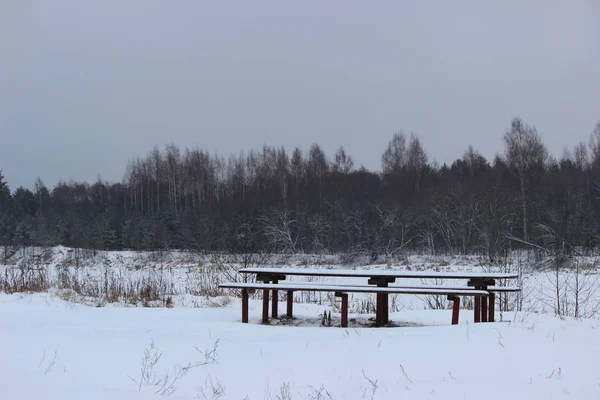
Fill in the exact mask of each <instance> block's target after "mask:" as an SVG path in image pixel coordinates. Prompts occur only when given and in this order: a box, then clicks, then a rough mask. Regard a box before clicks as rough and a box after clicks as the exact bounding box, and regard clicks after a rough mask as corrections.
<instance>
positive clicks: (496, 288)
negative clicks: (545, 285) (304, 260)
mask: <svg viewBox="0 0 600 400" xmlns="http://www.w3.org/2000/svg"><path fill="white" fill-rule="evenodd" d="M288 282H289V283H293V284H294V285H309V286H312V285H324V286H327V285H329V286H331V285H334V286H344V287H354V286H358V287H363V286H362V285H357V284H346V283H343V284H342V283H332V282H329V283H328V282H295V281H288ZM387 287H388V288H402V289H440V290H470V291H471V292H472V291H473V290H475V289H474V288H473V286H445V285H388V286H387ZM485 291H487V292H496V293H508V292H520V291H521V289H520V288H518V287H515V286H487V287H486V288H485Z"/></svg>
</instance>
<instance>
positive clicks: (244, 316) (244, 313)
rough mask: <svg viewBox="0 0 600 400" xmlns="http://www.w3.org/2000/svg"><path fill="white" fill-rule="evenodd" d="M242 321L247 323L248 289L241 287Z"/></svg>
mask: <svg viewBox="0 0 600 400" xmlns="http://www.w3.org/2000/svg"><path fill="white" fill-rule="evenodd" d="M242 322H243V323H245V324H247V323H248V290H247V289H242Z"/></svg>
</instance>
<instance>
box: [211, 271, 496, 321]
mask: <svg viewBox="0 0 600 400" xmlns="http://www.w3.org/2000/svg"><path fill="white" fill-rule="evenodd" d="M219 287H221V288H227V289H241V290H242V322H243V323H248V295H249V294H250V292H253V291H255V290H262V291H263V308H262V322H263V323H265V324H266V323H268V322H269V291H270V290H271V291H273V303H272V305H273V307H272V317H274V318H277V315H278V314H277V306H276V304H277V303H278V301H279V299H278V295H277V292H278V291H279V290H282V291H286V292H287V299H286V300H287V317H288V318H292V317H293V304H294V300H293V299H294V292H299V291H311V292H333V293H335V296H336V297H340V298H341V300H342V306H341V314H342V318H341V319H342V321H341V326H342V327H347V326H348V293H377V294H378V295H381V294H383V295H388V294H415V295H418V294H422V295H446V296H448V300H450V301H452V302H453V305H452V324H453V325H456V324H458V316H459V310H460V296H481V297H487V296H488V295H489V292H487V291H485V290H476V289H472V288H469V287H467V288H463V289H440V288H402V287H373V286H351V285H327V284H310V283H306V282H302V283H236V282H226V283H222V284H220V285H219ZM378 314H379V313H378Z"/></svg>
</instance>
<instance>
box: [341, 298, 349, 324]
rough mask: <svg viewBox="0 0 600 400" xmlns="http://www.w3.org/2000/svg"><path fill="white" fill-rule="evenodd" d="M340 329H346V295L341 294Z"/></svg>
mask: <svg viewBox="0 0 600 400" xmlns="http://www.w3.org/2000/svg"><path fill="white" fill-rule="evenodd" d="M340 297H341V298H342V328H347V327H348V293H342V294H341V295H340Z"/></svg>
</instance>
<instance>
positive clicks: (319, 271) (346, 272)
mask: <svg viewBox="0 0 600 400" xmlns="http://www.w3.org/2000/svg"><path fill="white" fill-rule="evenodd" d="M239 272H240V273H246V274H265V275H270V274H279V275H297V276H324V277H347V278H421V279H433V278H438V279H516V278H518V276H519V275H518V274H517V273H502V272H440V271H401V270H385V271H383V270H368V269H324V268H315V269H311V268H242V269H240V270H239Z"/></svg>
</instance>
